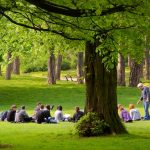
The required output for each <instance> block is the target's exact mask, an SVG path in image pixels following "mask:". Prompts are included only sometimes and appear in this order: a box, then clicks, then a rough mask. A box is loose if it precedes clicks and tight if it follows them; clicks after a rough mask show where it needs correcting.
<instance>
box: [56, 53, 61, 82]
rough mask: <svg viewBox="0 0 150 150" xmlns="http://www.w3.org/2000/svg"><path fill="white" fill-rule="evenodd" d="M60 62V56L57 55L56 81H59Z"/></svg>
mask: <svg viewBox="0 0 150 150" xmlns="http://www.w3.org/2000/svg"><path fill="white" fill-rule="evenodd" d="M61 62H62V55H60V54H59V55H58V57H57V61H56V79H57V80H60V75H61Z"/></svg>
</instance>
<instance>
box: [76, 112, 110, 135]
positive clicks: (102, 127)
mask: <svg viewBox="0 0 150 150" xmlns="http://www.w3.org/2000/svg"><path fill="white" fill-rule="evenodd" d="M76 130H77V133H78V134H79V136H88V137H89V136H100V135H104V134H107V133H109V132H110V128H109V125H108V124H107V123H106V122H105V121H104V120H100V117H99V116H98V114H96V113H92V112H89V113H87V115H85V116H83V117H82V118H81V119H80V120H79V121H78V122H77V124H76Z"/></svg>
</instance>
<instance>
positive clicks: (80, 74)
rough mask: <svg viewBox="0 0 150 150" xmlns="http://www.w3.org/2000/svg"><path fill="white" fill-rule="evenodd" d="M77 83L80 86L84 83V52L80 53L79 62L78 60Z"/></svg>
mask: <svg viewBox="0 0 150 150" xmlns="http://www.w3.org/2000/svg"><path fill="white" fill-rule="evenodd" d="M77 82H78V83H79V84H83V83H84V73H83V52H78V60H77Z"/></svg>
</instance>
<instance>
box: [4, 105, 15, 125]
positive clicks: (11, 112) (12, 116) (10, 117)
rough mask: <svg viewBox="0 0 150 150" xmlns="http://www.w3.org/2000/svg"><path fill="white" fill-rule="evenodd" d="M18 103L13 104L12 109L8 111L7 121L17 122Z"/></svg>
mask: <svg viewBox="0 0 150 150" xmlns="http://www.w3.org/2000/svg"><path fill="white" fill-rule="evenodd" d="M16 109H17V107H16V105H12V106H11V109H10V110H9V111H8V112H7V117H6V118H7V119H6V120H7V121H8V122H15V115H16Z"/></svg>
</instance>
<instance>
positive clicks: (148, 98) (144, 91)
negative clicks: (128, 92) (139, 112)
mask: <svg viewBox="0 0 150 150" xmlns="http://www.w3.org/2000/svg"><path fill="white" fill-rule="evenodd" d="M137 87H138V88H139V89H140V90H141V97H140V99H139V100H138V102H137V104H139V103H140V102H141V101H143V106H144V113H145V114H144V120H150V116H149V110H148V109H149V105H150V92H149V88H148V87H146V86H144V85H143V83H139V84H138V85H137Z"/></svg>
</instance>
